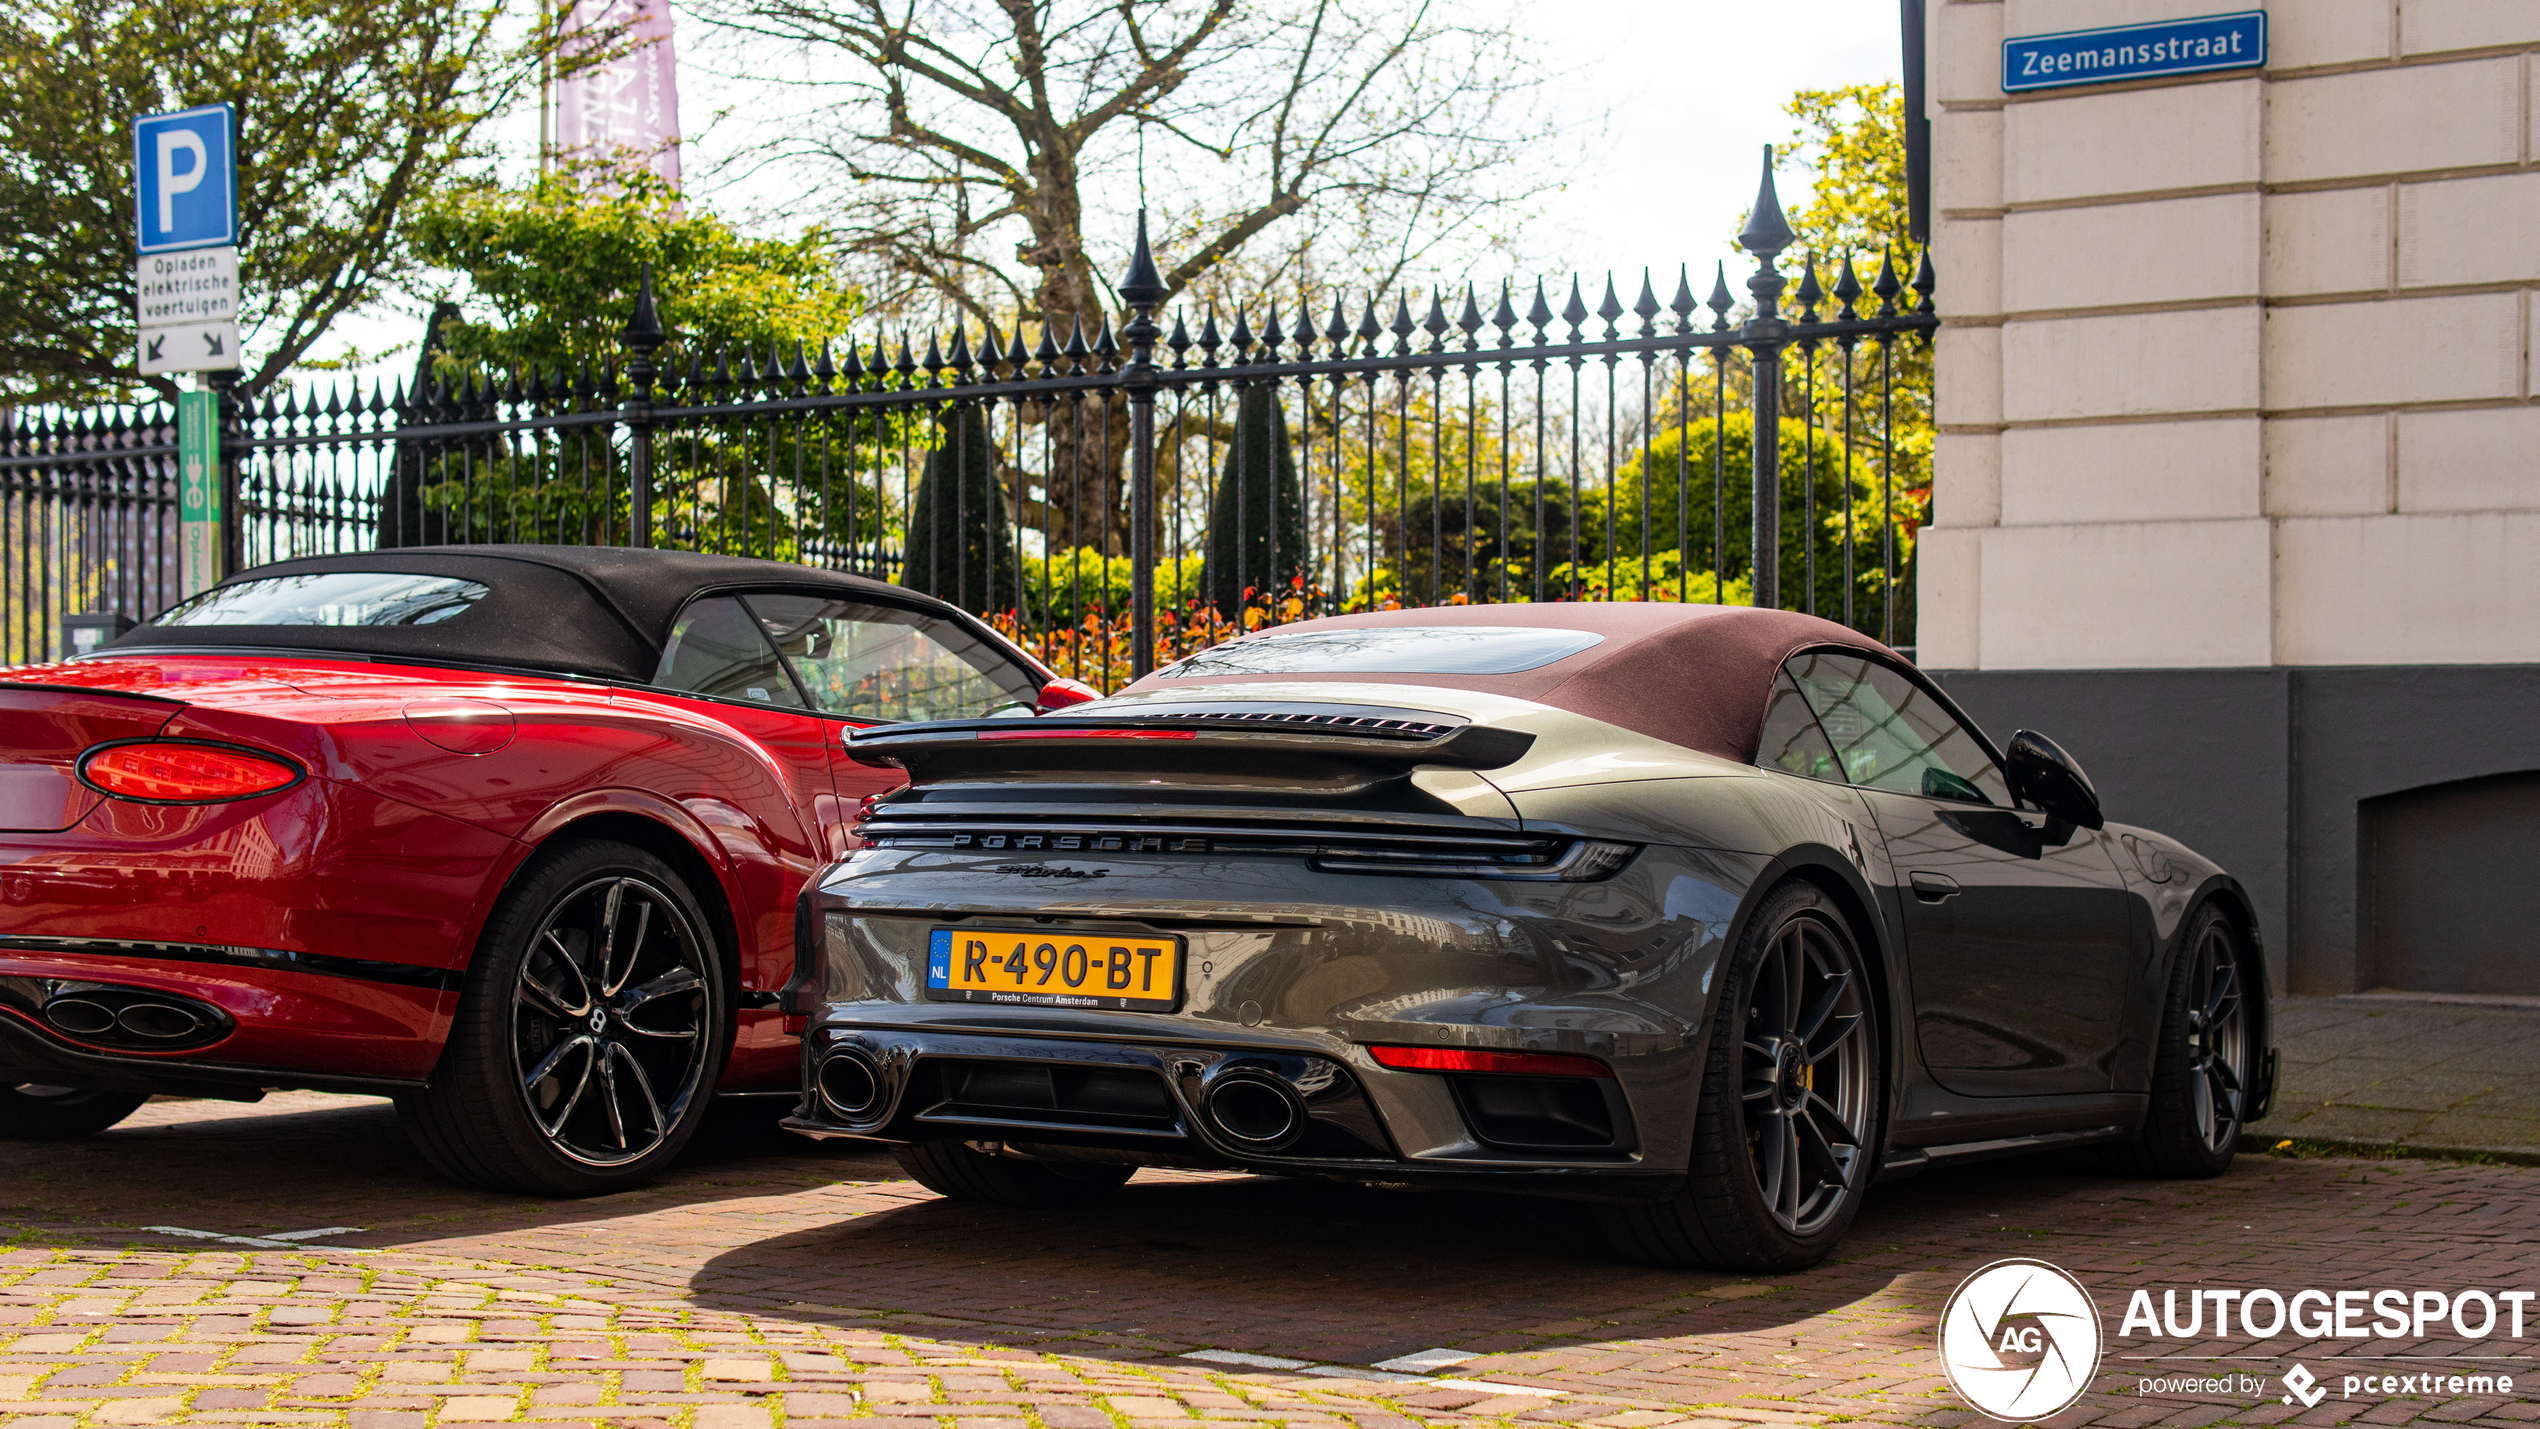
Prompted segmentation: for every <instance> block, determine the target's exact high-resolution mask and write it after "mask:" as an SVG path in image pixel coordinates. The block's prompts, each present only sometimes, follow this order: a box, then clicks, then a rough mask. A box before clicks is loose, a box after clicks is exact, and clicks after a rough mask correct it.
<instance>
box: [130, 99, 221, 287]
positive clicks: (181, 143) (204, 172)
mask: <svg viewBox="0 0 2540 1429" xmlns="http://www.w3.org/2000/svg"><path fill="white" fill-rule="evenodd" d="M236 132H237V116H236V113H235V111H233V110H232V109H231V108H230V107H229V106H228V105H226V104H207V105H204V106H203V107H202V108H200V109H180V110H178V111H176V112H175V113H173V114H144V115H142V116H140V117H139V118H137V119H135V120H133V121H132V160H133V199H134V204H133V207H134V210H135V211H134V214H133V219H134V224H135V234H136V236H137V237H138V238H139V240H140V248H141V251H142V252H144V253H165V252H168V251H169V250H171V249H177V248H209V247H213V246H215V245H218V244H224V243H235V242H237V241H238V173H237V160H236V146H235V145H233V144H232V143H231V138H232V136H233V135H234V134H236Z"/></svg>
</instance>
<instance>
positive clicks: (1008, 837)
mask: <svg viewBox="0 0 2540 1429" xmlns="http://www.w3.org/2000/svg"><path fill="white" fill-rule="evenodd" d="M858 832H859V833H860V834H861V835H862V837H863V838H864V841H865V842H867V843H869V844H876V845H879V846H881V847H884V848H910V849H918V848H933V849H958V850H962V851H965V852H969V851H978V852H1000V851H1001V852H1009V853H1016V854H1036V855H1045V854H1054V853H1081V854H1092V853H1135V854H1209V855H1214V856H1221V857H1222V856H1227V855H1242V854H1268V855H1285V856H1288V857H1292V858H1294V857H1302V858H1309V859H1312V860H1314V861H1315V862H1316V863H1318V864H1321V865H1324V866H1343V865H1354V866H1358V867H1363V868H1370V869H1372V868H1378V867H1384V868H1400V869H1403V870H1404V871H1406V872H1409V871H1416V870H1419V869H1422V868H1449V867H1464V866H1474V865H1479V866H1485V867H1498V868H1506V869H1510V870H1512V871H1516V870H1525V869H1535V868H1544V869H1548V868H1551V867H1553V866H1555V865H1557V864H1559V863H1560V862H1561V859H1562V857H1563V855H1564V854H1565V853H1567V852H1568V851H1569V850H1570V848H1571V846H1572V845H1573V844H1574V843H1575V842H1576V840H1573V839H1569V838H1565V837H1558V836H1553V835H1546V834H1522V833H1506V834H1500V833H1485V832H1479V831H1466V830H1437V831H1423V830H1418V829H1407V828H1386V827H1384V826H1381V825H1375V826H1370V825H1363V824H1362V825H1355V826H1342V827H1335V826H1330V825H1323V826H1317V825H1313V824H1274V823H1268V822H1262V823H1254V822H1250V821H1244V820H1233V819H1226V820H1215V819H1200V820H1188V821H1181V820H1162V819H1157V820H1146V819H1140V820H1125V819H1124V820H1120V821H1118V822H1112V823H1103V822H1084V823H1077V822H1072V821H1063V820H1057V819H1052V820H1046V821H1044V820H992V819H981V818H977V817H975V816H964V815H950V816H947V815H936V816H933V817H928V816H925V815H921V814H915V813H887V812H879V813H876V814H875V815H874V817H873V818H871V819H870V820H868V821H866V823H865V824H864V825H863V826H862V827H861V828H860V829H859V830H858Z"/></svg>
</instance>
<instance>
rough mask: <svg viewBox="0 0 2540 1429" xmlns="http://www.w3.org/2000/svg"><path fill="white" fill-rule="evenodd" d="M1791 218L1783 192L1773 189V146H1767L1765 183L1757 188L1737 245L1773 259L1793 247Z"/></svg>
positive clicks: (1760, 256)
mask: <svg viewBox="0 0 2540 1429" xmlns="http://www.w3.org/2000/svg"><path fill="white" fill-rule="evenodd" d="M1794 236H1795V235H1793V234H1792V233H1791V231H1790V220H1789V219H1786V218H1784V217H1782V200H1781V195H1780V194H1779V193H1777V192H1775V191H1774V189H1773V146H1772V145H1770V144H1767V145H1765V146H1764V182H1763V183H1762V184H1761V185H1760V186H1759V187H1758V188H1757V189H1756V190H1755V211H1754V212H1752V213H1750V214H1748V215H1747V216H1746V228H1745V230H1744V231H1743V232H1741V233H1739V234H1738V236H1737V246H1738V247H1740V248H1743V249H1745V250H1746V251H1747V252H1749V253H1752V254H1754V255H1755V256H1756V257H1758V258H1762V259H1766V260H1768V261H1769V260H1770V259H1772V258H1774V257H1775V256H1777V255H1778V254H1780V252H1781V251H1782V250H1783V249H1785V248H1788V247H1789V246H1790V242H1791V239H1792V238H1793V237H1794Z"/></svg>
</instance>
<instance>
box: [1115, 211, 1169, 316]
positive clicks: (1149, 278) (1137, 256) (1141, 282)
mask: <svg viewBox="0 0 2540 1429" xmlns="http://www.w3.org/2000/svg"><path fill="white" fill-rule="evenodd" d="M1170 296H1172V295H1171V294H1170V293H1168V292H1167V291H1166V290H1165V287H1164V277H1163V275H1162V274H1160V273H1158V272H1156V271H1155V253H1154V250H1152V249H1151V248H1149V247H1148V246H1147V211H1146V210H1145V209H1143V208H1142V209H1139V210H1138V246H1137V249H1136V251H1134V252H1132V253H1131V254H1130V255H1129V272H1128V276H1126V277H1124V278H1122V279H1121V280H1120V301H1122V302H1124V303H1127V304H1128V305H1129V308H1130V310H1131V311H1132V312H1135V311H1137V310H1139V309H1142V308H1153V307H1155V306H1156V305H1157V304H1159V303H1161V302H1163V301H1164V300H1165V299H1166V298H1168V297H1170Z"/></svg>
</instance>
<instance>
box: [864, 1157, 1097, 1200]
mask: <svg viewBox="0 0 2540 1429" xmlns="http://www.w3.org/2000/svg"><path fill="white" fill-rule="evenodd" d="M891 1155H892V1156H893V1157H894V1158H896V1159H897V1160H898V1161H899V1163H900V1169H901V1170H903V1171H906V1172H907V1173H908V1174H909V1179H910V1180H913V1181H915V1182H916V1183H917V1184H919V1185H920V1186H923V1187H925V1188H926V1189H927V1190H929V1191H932V1192H934V1193H935V1194H936V1195H938V1196H943V1197H946V1198H948V1199H951V1200H955V1201H984V1202H987V1203H988V1204H990V1205H998V1206H1022V1207H1027V1208H1038V1207H1046V1206H1078V1205H1083V1204H1085V1203H1086V1202H1088V1201H1092V1200H1097V1199H1100V1198H1101V1197H1102V1196H1104V1195H1106V1194H1107V1193H1109V1192H1112V1191H1117V1190H1119V1189H1120V1188H1121V1187H1122V1186H1123V1185H1125V1184H1127V1182H1128V1180H1129V1178H1130V1177H1131V1176H1133V1175H1136V1174H1137V1170H1138V1168H1137V1167H1135V1166H1121V1165H1114V1164H1112V1163H1110V1162H1107V1161H1027V1160H1024V1159H1023V1158H1021V1157H1016V1156H992V1155H990V1154H988V1153H987V1152H984V1151H974V1150H972V1149H971V1148H970V1147H969V1146H967V1145H965V1144H963V1143H961V1142H958V1141H926V1142H920V1143H918V1144H917V1145H914V1146H894V1147H892V1148H891Z"/></svg>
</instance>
